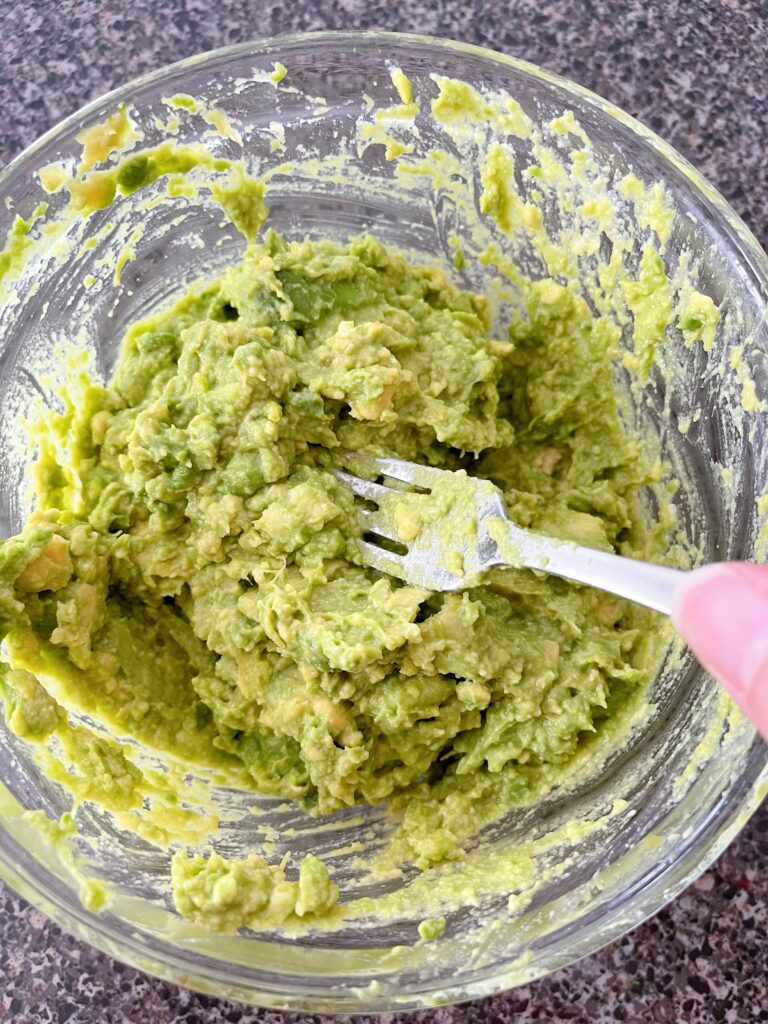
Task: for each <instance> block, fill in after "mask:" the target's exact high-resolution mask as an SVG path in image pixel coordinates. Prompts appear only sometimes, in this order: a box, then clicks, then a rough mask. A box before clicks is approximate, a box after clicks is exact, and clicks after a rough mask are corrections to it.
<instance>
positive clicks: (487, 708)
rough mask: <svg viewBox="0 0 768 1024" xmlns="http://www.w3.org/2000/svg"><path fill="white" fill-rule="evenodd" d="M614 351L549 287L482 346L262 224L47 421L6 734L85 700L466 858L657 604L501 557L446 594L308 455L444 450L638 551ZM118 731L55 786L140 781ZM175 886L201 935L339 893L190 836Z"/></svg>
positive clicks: (271, 783) (23, 563)
mask: <svg viewBox="0 0 768 1024" xmlns="http://www.w3.org/2000/svg"><path fill="white" fill-rule="evenodd" d="M617 344H618V329H617V328H616V326H615V325H614V324H613V323H611V322H609V320H608V319H607V318H599V317H596V316H594V314H593V313H592V312H590V309H589V308H588V306H587V304H586V303H585V302H584V300H583V299H582V298H580V297H579V296H578V294H576V293H575V292H574V291H572V290H569V289H567V288H565V287H563V286H562V285H559V284H557V283H556V282H554V281H552V280H546V281H542V282H539V283H538V284H534V285H532V286H531V288H530V292H529V297H528V308H527V310H525V311H524V314H522V315H521V316H520V318H519V320H516V321H515V322H514V323H513V324H512V325H511V326H510V328H509V334H508V337H505V338H503V339H498V338H494V337H493V335H492V333H491V327H490V314H489V309H488V304H487V302H486V300H484V299H483V298H481V297H479V296H477V295H474V294H471V293H469V292H466V291H460V290H458V289H457V288H456V287H454V286H453V285H451V284H450V283H449V280H448V278H447V277H446V275H445V274H444V273H443V272H441V271H439V270H436V269H434V268H429V267H425V266H419V265H415V264H413V263H410V262H408V261H407V260H406V259H405V258H404V257H403V256H402V255H401V254H399V253H398V252H396V251H394V250H392V249H388V248H385V247H384V246H383V245H382V244H380V243H379V242H378V241H376V240H375V239H374V238H371V237H365V238H359V239H355V240H353V241H352V242H351V243H350V244H349V245H348V246H346V247H343V246H339V245H336V244H333V243H331V242H327V241H319V242H309V241H307V242H302V243H290V244H288V243H286V242H285V241H283V240H282V239H281V238H280V237H279V236H278V235H276V234H275V233H274V232H271V231H270V232H267V234H266V235H265V238H264V241H263V242H261V243H259V244H255V245H252V246H250V247H249V248H248V250H247V251H246V253H245V255H244V257H243V259H242V260H241V262H239V263H238V264H237V265H235V266H233V267H232V268H231V269H230V270H229V271H228V272H227V273H226V274H225V275H224V276H223V277H222V278H221V279H220V280H217V281H215V282H212V283H211V284H209V285H207V286H206V287H204V288H202V289H200V290H197V291H194V292H193V293H191V294H189V295H187V296H185V297H184V298H182V299H181V300H180V301H179V302H177V304H176V305H175V306H173V308H170V309H168V310H167V311H165V312H162V313H160V314H158V315H156V316H153V317H152V318H150V319H148V320H146V321H144V322H141V323H137V324H135V325H134V326H133V327H132V328H131V329H130V330H129V331H128V333H127V336H126V338H125V341H124V344H123V348H122V352H121V355H120V358H119V361H118V363H117V366H116V369H115V372H114V375H113V377H112V379H111V382H110V383H109V384H108V385H107V386H102V385H101V384H99V383H97V382H95V381H88V382H86V383H85V384H84V385H81V387H80V390H79V392H78V393H77V394H76V395H75V394H74V393H73V394H72V396H71V399H70V401H69V402H68V404H67V408H66V410H65V412H64V413H63V414H56V415H54V414H50V415H49V416H48V417H47V418H46V420H45V422H43V423H42V424H41V425H40V428H39V436H38V441H39V445H40V456H39V461H38V463H37V466H36V481H37V493H36V511H35V512H34V513H33V515H32V516H31V517H30V519H29V521H28V523H27V525H26V526H25V528H24V530H23V532H22V533H21V535H20V536H19V537H16V538H12V539H10V540H8V541H6V542H4V543H3V544H2V545H1V546H0V630H1V631H2V634H3V635H4V636H5V650H6V659H7V661H8V665H7V666H6V669H5V674H4V677H3V682H2V691H3V694H4V697H5V707H6V714H7V715H8V717H9V721H10V723H11V725H12V727H13V728H14V729H15V730H16V731H17V732H18V733H19V734H20V735H22V736H24V737H25V738H26V739H28V740H30V741H38V742H41V743H42V742H46V741H48V740H49V739H50V738H51V736H54V735H59V736H60V737H61V736H64V735H68V736H69V737H70V739H71V737H72V735H73V731H72V727H71V726H69V725H68V724H67V712H69V713H70V714H71V713H72V712H75V713H86V714H87V715H89V716H90V717H91V719H93V720H94V721H96V722H97V723H100V724H101V725H102V726H104V727H105V729H106V731H107V732H108V733H109V734H111V736H113V737H115V738H116V739H117V740H120V741H121V742H124V741H125V740H126V739H135V740H137V741H139V742H140V743H142V744H144V745H146V746H148V747H150V748H152V749H153V750H155V751H159V752H162V753H163V754H165V755H167V756H168V757H169V759H171V760H174V761H176V762H180V763H181V764H182V765H183V766H185V767H187V766H190V767H191V766H214V767H216V768H217V769H218V770H219V771H221V772H223V773H224V774H225V775H226V773H227V772H231V773H232V778H233V779H236V780H237V785H239V786H243V785H247V786H251V787H252V788H253V789H254V790H256V791H258V792H260V793H263V794H269V795H274V796H278V797H281V798H286V799H289V800H293V801H298V802H299V803H300V804H301V806H302V807H303V808H305V809H306V810H308V811H309V812H310V813H313V814H328V813H330V812H333V811H335V810H337V809H339V808H344V807H348V806H350V805H354V804H374V803H377V802H379V801H383V800H389V801H390V807H391V809H392V811H393V813H395V814H396V815H398V816H399V819H398V820H399V824H398V826H397V829H396V832H395V835H394V838H393V840H392V844H393V846H392V849H393V851H394V853H393V856H394V857H395V859H396V860H397V861H398V862H400V863H411V864H415V865H416V866H417V867H418V868H421V869H427V868H430V867H431V866H433V865H437V864H440V863H442V862H445V861H449V860H455V859H458V858H460V857H461V856H462V854H463V851H464V849H465V845H466V843H467V842H468V841H469V840H470V839H471V837H472V836H473V835H474V834H475V833H476V832H477V831H478V830H479V829H480V828H481V827H482V826H483V825H484V824H486V823H488V822H490V821H492V820H494V819H496V818H498V817H499V816H500V815H502V814H503V813H505V812H506V811H507V810H508V809H509V808H510V807H512V806H514V805H516V804H529V803H531V802H532V801H533V800H535V799H536V798H538V797H539V796H540V795H542V794H543V793H545V792H547V791H548V790H550V789H551V788H552V787H553V786H554V785H557V784H558V783H560V782H561V781H563V780H565V779H567V778H568V776H569V772H570V770H571V769H570V767H569V766H570V765H571V764H572V762H573V759H574V758H575V757H576V755H577V754H578V753H580V752H582V751H583V750H584V748H585V747H586V746H587V745H588V744H590V743H593V742H594V741H595V738H596V737H601V738H605V737H606V736H608V735H609V734H610V733H611V731H612V730H616V729H617V725H618V724H619V723H622V722H623V723H624V724H626V721H627V717H628V716H629V715H630V714H631V713H632V709H633V708H635V709H636V708H637V707H638V695H641V694H642V691H643V689H644V687H645V686H646V684H647V683H648V682H649V680H651V679H652V677H653V675H654V672H655V670H656V667H657V664H658V657H659V647H660V643H659V639H658V630H657V629H656V627H655V619H654V617H653V616H652V613H650V612H645V611H643V610H641V609H639V608H637V607H634V606H632V605H630V604H627V603H625V602H623V601H621V600H619V599H616V598H613V597H610V596H608V595H606V594H604V593H601V592H598V591H595V590H592V589H589V588H586V587H578V586H575V585H572V584H569V583H567V582H566V581H564V580H561V579H557V578H555V577H550V576H545V575H537V574H534V573H531V572H526V571H523V570H513V571H509V572H495V573H494V574H492V575H491V576H490V577H489V579H488V581H487V585H485V586H482V587H477V588H475V589H471V590H468V591H465V592H463V593H452V594H440V593H432V592H429V591H426V590H423V589H419V588H415V587H411V586H408V585H406V584H404V583H401V582H400V581H399V580H396V579H394V578H390V577H387V576H382V575H380V574H378V573H377V572H375V571H373V570H372V569H369V568H366V567H365V566H364V565H362V564H361V559H360V556H359V553H358V547H357V544H358V541H359V539H360V527H359V525H358V520H357V515H356V507H355V504H354V499H353V496H352V495H351V493H350V492H349V491H348V489H347V488H346V487H345V486H344V485H343V484H342V483H341V482H339V481H338V480H337V479H336V477H335V476H334V475H333V474H332V469H333V468H334V467H336V466H338V465H339V464H340V462H341V458H342V454H341V453H345V452H350V451H351V452H356V451H364V452H365V453H369V454H377V455H394V456H397V457H400V458H404V459H411V460H415V461H417V462H421V463H425V464H430V465H433V466H438V467H442V468H445V469H464V470H466V471H467V472H468V473H469V474H470V475H472V476H480V477H485V478H488V479H490V480H492V481H493V482H494V483H495V484H497V485H498V486H499V487H500V488H501V490H502V491H503V493H504V497H505V500H506V503H507V506H508V509H509V513H510V517H511V518H512V519H513V520H514V521H515V522H516V523H518V524H520V525H522V526H526V527H527V526H530V527H533V528H535V529H537V530H540V531H543V532H548V533H551V534H552V535H554V536H557V537H559V538H564V539H567V540H573V541H576V542H578V543H582V544H586V545H589V546H592V547H597V548H603V549H605V550H617V551H620V552H622V553H625V554H632V555H635V556H636V557H644V558H653V557H659V555H660V553H661V552H662V551H663V542H664V535H663V530H662V529H661V527H660V526H658V524H654V523H653V522H651V521H650V519H649V516H648V513H647V512H646V511H645V508H644V505H642V504H641V503H640V499H639V495H640V492H641V490H642V488H644V487H645V486H646V485H648V484H650V483H652V482H653V481H654V475H653V470H652V465H651V460H650V459H649V458H648V457H647V455H646V454H645V450H646V449H647V446H645V448H644V446H643V444H642V443H641V441H640V439H638V438H636V437H632V436H630V435H629V434H628V433H627V432H626V431H625V430H624V429H623V427H622V425H621V422H620V418H619V413H618V410H617V397H616V392H615V387H614V378H613V372H612V357H613V356H614V355H615V353H616V346H617ZM33 676H34V677H36V679H37V680H38V681H39V682H36V679H35V678H32V677H33ZM65 709H66V710H65ZM67 730H69V732H67ZM110 742H111V741H110V740H109V739H108V738H106V739H96V738H95V737H92V739H91V740H90V741H88V742H78V743H75V742H70V743H69V746H68V747H67V749H68V751H69V756H70V761H71V763H72V764H74V765H75V768H76V769H78V768H79V775H78V778H79V779H80V781H81V782H83V785H82V786H81V787H80V789H78V790H76V797H77V799H78V800H81V799H87V800H93V801H96V802H97V803H101V804H103V805H104V806H107V807H109V808H112V809H116V810H118V811H120V810H129V809H130V808H132V807H135V806H136V805H137V801H139V802H140V797H137V795H136V792H137V789H136V784H135V779H136V777H137V773H138V771H139V770H138V769H137V768H135V767H134V766H133V765H132V764H131V762H130V760H129V759H127V756H126V754H125V752H124V749H123V748H122V747H121V746H120V745H119V743H117V742H114V744H113V745H112V746H110ZM94 765H98V771H97V770H95V769H94V768H93V766H94ZM82 776H86V777H88V778H89V779H90V782H89V784H88V785H87V786H86V785H85V781H84V779H83V778H82ZM173 882H174V886H175V893H176V902H177V906H178V909H179V910H180V912H181V913H182V914H184V915H185V916H187V917H191V918H193V919H195V920H197V921H200V922H202V923H203V924H207V926H209V927H210V928H212V929H232V928H236V927H238V926H239V925H242V924H254V923H258V922H262V923H264V922H266V923H270V922H272V923H274V922H275V921H278V922H279V921H283V920H286V919H287V918H288V917H290V916H291V915H293V916H298V917H302V918H314V919H315V920H319V919H321V918H322V916H323V915H324V914H328V913H330V912H332V908H333V905H334V904H335V902H336V899H337V897H338V892H337V890H336V887H335V886H334V885H333V883H332V882H331V881H330V880H329V875H328V871H327V869H326V868H325V865H323V864H322V863H321V862H320V861H318V860H317V859H316V858H305V860H304V862H303V864H302V868H301V875H300V877H299V879H298V881H294V882H290V881H288V880H286V878H285V876H284V873H283V868H282V865H281V866H279V867H276V866H270V865H269V864H267V862H266V861H264V860H262V859H261V858H260V857H257V856H255V855H254V856H252V857H250V858H248V859H247V860H243V861H239V862H237V863H236V864H234V865H233V864H232V863H230V862H227V861H224V860H223V858H220V857H218V855H213V857H212V858H209V859H208V860H204V859H203V858H201V857H199V856H190V855H189V854H187V853H186V852H182V853H177V854H176V859H175V861H174V878H173ZM342 899H343V894H342Z"/></svg>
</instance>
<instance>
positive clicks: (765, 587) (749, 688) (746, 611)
mask: <svg viewBox="0 0 768 1024" xmlns="http://www.w3.org/2000/svg"><path fill="white" fill-rule="evenodd" d="M672 621H673V622H674V624H675V627H676V629H677V630H678V632H679V633H680V635H681V636H682V637H683V639H684V640H685V641H686V642H687V643H688V644H689V645H690V647H691V648H692V649H693V651H694V653H695V654H696V656H697V657H698V659H699V661H701V663H702V664H703V665H704V666H705V668H707V669H709V671H710V672H711V673H712V675H714V676H715V677H716V678H717V679H718V680H719V681H720V682H721V683H722V684H723V685H724V686H725V688H726V689H727V690H728V691H729V692H730V694H731V695H732V697H733V698H734V699H735V700H736V702H737V703H738V704H739V705H740V707H741V708H742V709H743V711H744V712H745V714H747V715H748V716H749V717H750V718H751V719H752V720H753V721H754V722H755V724H756V725H757V726H758V728H760V730H761V731H762V732H763V733H764V734H768V566H764V565H752V564H747V563H736V562H722V563H720V564H718V565H711V566H707V567H705V568H703V569H697V570H696V571H695V572H693V573H691V575H690V577H689V579H688V580H686V582H685V583H684V584H683V585H682V586H681V587H680V588H679V590H678V593H677V594H676V595H675V607H674V609H673V613H672Z"/></svg>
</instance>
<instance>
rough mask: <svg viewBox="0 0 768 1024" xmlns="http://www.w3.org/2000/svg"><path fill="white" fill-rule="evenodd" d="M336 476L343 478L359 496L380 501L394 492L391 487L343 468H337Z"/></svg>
mask: <svg viewBox="0 0 768 1024" xmlns="http://www.w3.org/2000/svg"><path fill="white" fill-rule="evenodd" d="M334 476H336V478H337V479H339V480H342V481H343V482H344V483H345V484H346V485H347V487H349V489H350V491H352V493H353V494H356V495H357V496H358V498H367V499H368V500H369V501H375V502H379V501H381V499H382V498H386V497H387V495H388V494H391V493H392V489H391V488H390V487H384V485H383V484H376V483H374V482H373V481H372V480H363V479H361V478H360V477H359V476H353V475H352V473H347V472H345V471H344V470H343V469H335V470H334Z"/></svg>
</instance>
